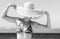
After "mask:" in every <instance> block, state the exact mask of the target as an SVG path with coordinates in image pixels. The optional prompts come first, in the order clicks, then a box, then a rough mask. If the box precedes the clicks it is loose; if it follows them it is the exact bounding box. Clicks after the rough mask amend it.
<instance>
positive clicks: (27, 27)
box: [17, 19, 32, 33]
mask: <svg viewBox="0 0 60 39" xmlns="http://www.w3.org/2000/svg"><path fill="white" fill-rule="evenodd" d="M17 22H18V23H17V25H18V26H19V28H18V31H17V32H18V33H21V32H25V33H32V25H31V23H32V21H31V20H29V22H24V19H22V20H21V19H20V20H18V21H17Z"/></svg>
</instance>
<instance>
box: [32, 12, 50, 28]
mask: <svg viewBox="0 0 60 39" xmlns="http://www.w3.org/2000/svg"><path fill="white" fill-rule="evenodd" d="M42 13H43V14H45V15H46V16H47V24H46V25H44V24H40V23H37V22H35V21H32V24H37V25H39V26H43V27H46V28H51V22H50V15H49V13H48V12H47V11H42ZM35 19H36V18H35Z"/></svg>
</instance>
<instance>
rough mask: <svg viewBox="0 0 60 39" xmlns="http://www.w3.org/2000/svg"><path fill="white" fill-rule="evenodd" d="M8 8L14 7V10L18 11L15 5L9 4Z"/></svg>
mask: <svg viewBox="0 0 60 39" xmlns="http://www.w3.org/2000/svg"><path fill="white" fill-rule="evenodd" d="M7 7H8V8H10V7H13V8H14V9H16V7H17V5H16V4H13V3H11V4H8V6H7Z"/></svg>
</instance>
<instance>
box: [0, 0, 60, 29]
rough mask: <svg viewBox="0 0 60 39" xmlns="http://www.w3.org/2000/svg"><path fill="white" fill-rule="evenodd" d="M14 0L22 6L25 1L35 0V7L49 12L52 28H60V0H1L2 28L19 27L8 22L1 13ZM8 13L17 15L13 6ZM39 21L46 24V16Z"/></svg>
mask: <svg viewBox="0 0 60 39" xmlns="http://www.w3.org/2000/svg"><path fill="white" fill-rule="evenodd" d="M13 2H15V3H16V4H18V5H20V6H23V4H24V3H25V2H33V3H34V4H35V9H37V10H46V11H48V12H49V14H50V18H51V28H52V29H56V28H60V0H0V28H6V29H11V28H12V29H13V28H16V27H17V26H16V25H15V24H14V23H10V22H7V21H5V20H3V19H2V18H1V14H2V13H3V10H4V9H5V7H6V6H7V5H8V4H9V3H13ZM8 15H10V16H17V15H16V12H15V11H14V9H13V8H10V9H9V12H8ZM41 20H42V21H41ZM39 21H40V23H42V24H46V18H45V17H42V18H41V19H40V20H39Z"/></svg>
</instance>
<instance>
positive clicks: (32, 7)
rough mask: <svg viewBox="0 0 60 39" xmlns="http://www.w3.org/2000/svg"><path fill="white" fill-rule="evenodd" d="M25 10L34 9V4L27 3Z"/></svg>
mask: <svg viewBox="0 0 60 39" xmlns="http://www.w3.org/2000/svg"><path fill="white" fill-rule="evenodd" d="M24 8H25V9H28V10H29V9H34V4H33V3H32V2H27V3H25V4H24Z"/></svg>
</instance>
